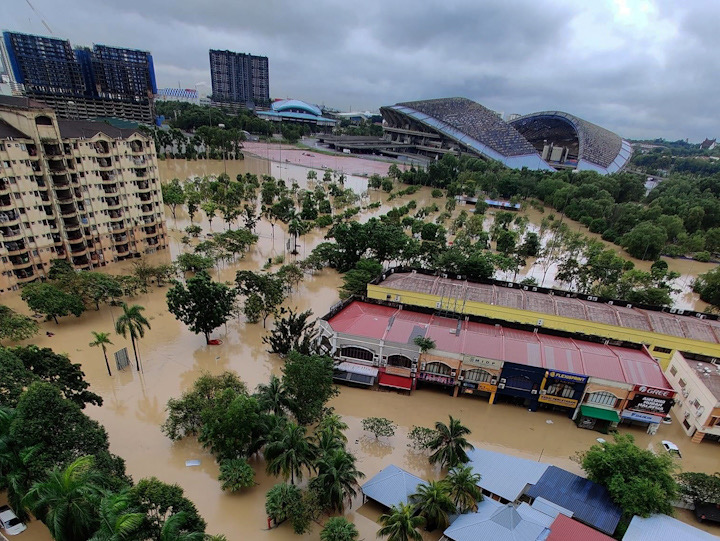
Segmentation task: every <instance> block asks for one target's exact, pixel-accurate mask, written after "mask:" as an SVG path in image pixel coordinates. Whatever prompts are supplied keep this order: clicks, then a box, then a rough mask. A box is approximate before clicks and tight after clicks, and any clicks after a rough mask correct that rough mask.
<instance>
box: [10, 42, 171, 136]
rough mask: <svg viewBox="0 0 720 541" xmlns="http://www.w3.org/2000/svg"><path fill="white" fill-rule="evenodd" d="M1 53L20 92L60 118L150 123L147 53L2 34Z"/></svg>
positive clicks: (151, 79)
mask: <svg viewBox="0 0 720 541" xmlns="http://www.w3.org/2000/svg"><path fill="white" fill-rule="evenodd" d="M1 48H2V57H3V61H4V63H5V64H6V65H7V66H8V71H9V75H10V76H11V80H12V82H14V83H17V84H20V85H23V87H24V91H25V94H26V95H27V96H29V97H31V98H33V99H36V100H38V101H41V102H43V103H46V104H47V105H49V106H51V107H52V108H53V109H54V110H55V111H56V113H57V115H58V117H59V118H69V119H79V118H97V117H108V116H113V117H118V118H124V119H127V120H134V121H137V122H145V123H152V122H153V117H154V111H153V96H154V94H156V93H157V85H156V83H155V68H154V65H153V59H152V55H151V54H150V53H148V52H147V51H139V50H135V49H124V48H119V47H108V46H106V45H94V46H93V48H92V49H89V48H87V47H77V48H75V49H73V48H72V46H71V45H70V42H69V41H68V40H63V39H58V38H49V37H44V36H35V35H31V34H21V33H19V32H3V39H2V47H1Z"/></svg>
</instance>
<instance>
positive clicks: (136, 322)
mask: <svg viewBox="0 0 720 541" xmlns="http://www.w3.org/2000/svg"><path fill="white" fill-rule="evenodd" d="M122 310H123V313H122V315H121V316H120V317H119V318H117V320H116V321H115V332H117V333H118V334H119V335H121V336H122V337H123V338H127V335H128V334H129V335H130V340H131V341H132V347H133V352H134V353H135V367H136V369H137V371H138V372H139V371H140V357H139V356H138V352H137V347H136V345H135V342H136V341H137V340H139V339H140V338H142V337H143V336H145V327H147V328H148V329H149V328H150V322H149V321H148V320H147V319H145V316H143V315H142V312H143V310H145V307H144V306H140V305H139V304H133V305H132V306H128V305H127V304H126V303H122Z"/></svg>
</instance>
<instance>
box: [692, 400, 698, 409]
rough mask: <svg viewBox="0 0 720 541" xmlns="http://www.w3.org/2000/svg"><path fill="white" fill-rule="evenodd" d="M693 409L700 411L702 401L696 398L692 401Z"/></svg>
mask: <svg viewBox="0 0 720 541" xmlns="http://www.w3.org/2000/svg"><path fill="white" fill-rule="evenodd" d="M692 405H693V408H695V409H698V408H699V407H700V401H699V400H698V399H697V398H696V399H695V400H693V401H692Z"/></svg>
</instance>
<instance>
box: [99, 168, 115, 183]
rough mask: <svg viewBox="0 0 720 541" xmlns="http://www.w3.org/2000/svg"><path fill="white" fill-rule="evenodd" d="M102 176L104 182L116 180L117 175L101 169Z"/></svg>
mask: <svg viewBox="0 0 720 541" xmlns="http://www.w3.org/2000/svg"><path fill="white" fill-rule="evenodd" d="M100 178H101V179H102V181H103V182H115V175H114V174H113V173H108V172H107V171H100Z"/></svg>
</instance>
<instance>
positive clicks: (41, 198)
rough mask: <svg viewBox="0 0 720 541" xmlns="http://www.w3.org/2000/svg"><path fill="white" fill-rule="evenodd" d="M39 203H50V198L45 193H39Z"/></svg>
mask: <svg viewBox="0 0 720 541" xmlns="http://www.w3.org/2000/svg"><path fill="white" fill-rule="evenodd" d="M40 201H44V202H45V203H49V202H50V196H49V195H48V194H47V193H46V192H40Z"/></svg>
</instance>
